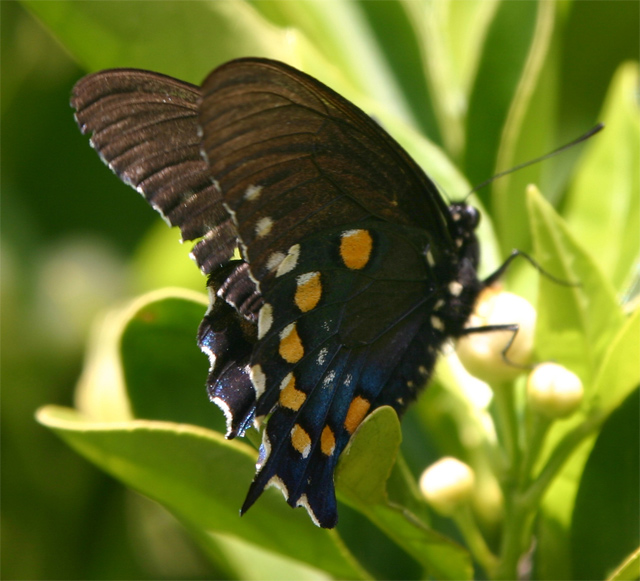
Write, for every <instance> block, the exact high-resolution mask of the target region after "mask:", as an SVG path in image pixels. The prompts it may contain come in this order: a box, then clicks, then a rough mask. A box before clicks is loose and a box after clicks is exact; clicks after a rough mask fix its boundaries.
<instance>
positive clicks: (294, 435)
mask: <svg viewBox="0 0 640 581" xmlns="http://www.w3.org/2000/svg"><path fill="white" fill-rule="evenodd" d="M291 445H292V446H293V447H294V448H295V449H296V450H297V451H298V452H300V454H302V457H303V458H306V457H307V456H308V455H309V452H310V451H311V438H310V437H309V434H307V432H305V430H304V429H303V428H302V427H301V426H300V424H296V425H295V426H293V429H292V430H291Z"/></svg>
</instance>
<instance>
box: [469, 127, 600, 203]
mask: <svg viewBox="0 0 640 581" xmlns="http://www.w3.org/2000/svg"><path fill="white" fill-rule="evenodd" d="M602 129H604V123H598V124H597V125H596V126H595V127H593V128H592V129H589V131H587V132H586V133H584V134H583V135H581V136H580V137H578V138H577V139H574V140H573V141H571V142H569V143H565V144H564V145H562V146H560V147H558V149H554V150H553V151H551V152H549V153H546V154H545V155H542V156H540V157H536V158H535V159H531V160H529V161H525V162H524V163H520V164H518V165H516V166H515V167H512V168H510V169H507V170H505V171H501V172H500V173H498V174H496V175H494V176H493V177H490V178H489V179H488V180H485V181H483V182H482V183H481V184H479V185H477V186H476V187H475V188H473V189H472V190H471V191H470V192H469V193H468V194H467V197H469V196H470V195H471V194H473V193H475V192H477V191H478V190H481V189H482V188H484V187H486V186H488V185H489V184H490V183H491V182H493V181H495V180H497V179H498V178H501V177H503V176H506V175H509V174H510V173H513V172H516V171H518V170H521V169H522V168H525V167H529V166H530V165H533V164H536V163H540V162H541V161H544V160H545V159H549V158H550V157H553V156H554V155H557V154H559V153H562V152H563V151H565V150H566V149H569V148H570V147H573V146H574V145H578V144H579V143H582V142H583V141H586V140H587V139H589V138H590V137H592V136H593V135H595V134H596V133H598V132H599V131H601V130H602Z"/></svg>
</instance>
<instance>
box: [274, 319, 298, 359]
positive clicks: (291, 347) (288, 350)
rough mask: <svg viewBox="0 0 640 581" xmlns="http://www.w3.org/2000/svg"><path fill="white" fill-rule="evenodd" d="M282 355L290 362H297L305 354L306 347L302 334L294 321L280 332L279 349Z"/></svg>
mask: <svg viewBox="0 0 640 581" xmlns="http://www.w3.org/2000/svg"><path fill="white" fill-rule="evenodd" d="M278 352H279V353H280V356H281V357H282V358H283V359H284V360H285V361H287V362H288V363H297V362H298V361H300V359H302V356H303V355H304V348H303V347H302V341H301V340H300V335H298V331H297V329H296V324H295V323H292V324H291V325H289V326H288V327H285V329H284V330H283V331H282V333H281V334H280V347H279V349H278Z"/></svg>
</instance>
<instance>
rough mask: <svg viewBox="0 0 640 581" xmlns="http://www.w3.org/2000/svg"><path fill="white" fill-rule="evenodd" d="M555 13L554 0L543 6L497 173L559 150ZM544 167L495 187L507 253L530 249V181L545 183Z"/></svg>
mask: <svg viewBox="0 0 640 581" xmlns="http://www.w3.org/2000/svg"><path fill="white" fill-rule="evenodd" d="M556 11H557V6H556V4H555V3H553V2H539V3H538V11H537V14H536V25H535V30H534V32H533V38H532V40H531V46H530V48H529V53H528V55H527V60H526V62H525V63H524V67H523V69H522V75H521V77H520V79H519V82H518V85H517V87H516V90H515V93H514V96H513V99H512V101H511V103H510V106H509V111H508V115H507V118H506V120H505V123H504V126H503V128H502V135H501V138H500V146H499V150H498V154H497V157H496V166H495V169H494V172H501V171H505V170H507V169H509V168H512V167H514V166H516V165H517V164H519V163H523V162H526V161H529V160H531V159H534V158H536V157H539V156H540V155H543V154H545V153H547V152H548V151H550V150H551V149H553V147H555V146H557V144H555V143H553V142H552V141H551V136H552V134H553V131H552V127H553V121H554V119H553V111H554V109H553V105H554V104H555V98H556V89H557V87H556V83H555V79H556V77H557V74H556V72H555V70H554V69H555V65H556V63H555V61H554V58H555V59H557V51H555V52H554V51H552V50H551V45H552V41H553V36H554V29H555V26H556V25H555V21H556ZM544 169H545V166H544V164H534V165H532V166H530V167H527V168H522V169H521V170H519V171H517V172H514V173H511V174H509V175H506V176H504V177H502V178H500V179H498V180H496V181H495V182H494V183H493V184H492V189H491V193H492V197H491V209H492V210H493V216H494V219H495V222H496V229H497V231H498V238H499V239H500V243H501V247H502V251H503V254H504V255H507V254H508V253H509V252H511V250H512V249H513V248H519V249H528V248H529V247H530V243H531V241H530V236H529V223H528V220H527V212H526V196H525V195H523V194H524V192H525V190H526V187H527V185H529V184H530V183H536V184H539V183H540V177H541V174H542V172H543V170H544Z"/></svg>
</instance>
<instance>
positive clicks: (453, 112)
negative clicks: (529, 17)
mask: <svg viewBox="0 0 640 581" xmlns="http://www.w3.org/2000/svg"><path fill="white" fill-rule="evenodd" d="M497 5H498V2H497V1H496V0H491V1H487V0H481V1H471V2H464V3H460V2H428V1H426V0H422V1H416V0H405V1H403V2H402V6H403V7H404V9H405V11H406V12H407V15H408V17H409V19H410V21H411V23H412V25H413V27H414V29H415V30H416V32H417V34H418V40H419V42H420V46H419V48H420V52H421V56H422V68H423V71H424V75H425V77H426V78H427V79H428V86H429V89H430V96H431V100H432V104H433V107H434V109H435V114H436V117H437V120H438V124H439V127H438V132H439V134H440V135H442V141H443V142H444V145H445V147H446V150H447V151H448V152H449V154H450V155H451V156H452V157H453V158H454V159H459V158H460V156H461V154H462V152H463V149H464V145H465V143H464V142H465V120H466V113H467V103H468V99H469V92H470V89H471V85H472V83H473V81H474V79H475V75H476V71H477V67H478V61H479V58H480V55H481V54H482V45H483V42H484V40H485V36H486V34H487V28H488V26H489V24H490V23H491V21H492V19H493V17H494V14H495V11H496V8H497Z"/></svg>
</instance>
